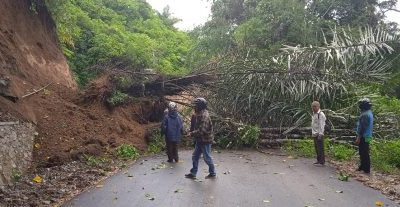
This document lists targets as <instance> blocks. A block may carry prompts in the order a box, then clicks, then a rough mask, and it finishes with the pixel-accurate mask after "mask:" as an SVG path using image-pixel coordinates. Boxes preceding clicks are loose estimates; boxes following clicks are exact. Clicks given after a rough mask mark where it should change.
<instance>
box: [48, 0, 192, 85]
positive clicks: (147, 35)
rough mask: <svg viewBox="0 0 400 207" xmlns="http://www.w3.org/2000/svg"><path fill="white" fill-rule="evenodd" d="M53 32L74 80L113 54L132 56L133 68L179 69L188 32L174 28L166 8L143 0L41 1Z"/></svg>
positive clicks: (81, 80) (82, 78)
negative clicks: (156, 7) (155, 7)
mask: <svg viewBox="0 0 400 207" xmlns="http://www.w3.org/2000/svg"><path fill="white" fill-rule="evenodd" d="M46 3H47V5H48V7H49V9H50V11H51V13H52V15H53V18H54V19H55V21H56V24H57V30H58V36H59V39H60V42H61V44H62V47H63V50H64V54H65V55H66V56H67V58H68V61H69V65H70V67H71V68H72V70H73V71H74V72H75V77H76V79H77V81H78V83H79V84H81V85H84V84H85V83H87V82H88V80H90V79H92V78H93V77H94V76H95V75H96V73H95V71H93V70H90V69H89V68H90V67H91V66H93V65H95V64H98V63H103V62H107V61H109V60H111V59H112V58H115V57H123V58H126V59H128V60H129V61H131V63H132V68H133V69H144V68H154V69H157V70H158V71H161V72H163V73H166V74H184V73H187V71H188V69H187V68H186V67H185V57H186V53H187V52H188V50H189V49H190V47H191V40H190V38H189V36H188V34H186V33H184V32H181V31H178V30H177V29H175V28H174V27H173V24H174V23H175V22H176V21H177V20H176V19H174V18H173V17H171V15H170V14H169V12H168V9H166V10H165V11H164V12H163V13H162V14H159V13H157V12H156V11H155V10H153V9H152V8H151V6H150V5H149V4H148V3H146V2H145V1H144V0H68V1H61V0H58V1H47V2H46Z"/></svg>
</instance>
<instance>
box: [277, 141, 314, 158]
mask: <svg viewBox="0 0 400 207" xmlns="http://www.w3.org/2000/svg"><path fill="white" fill-rule="evenodd" d="M282 149H283V151H285V152H286V153H288V154H290V155H293V156H299V157H308V158H310V157H314V156H315V148H314V141H313V140H311V139H305V140H297V141H294V140H290V141H288V142H285V143H284V144H283V145H282Z"/></svg>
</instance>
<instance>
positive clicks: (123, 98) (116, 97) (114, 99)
mask: <svg viewBox="0 0 400 207" xmlns="http://www.w3.org/2000/svg"><path fill="white" fill-rule="evenodd" d="M128 100H129V95H128V94H126V93H123V92H121V91H118V90H116V91H114V92H113V93H112V94H111V96H110V97H109V98H108V99H107V103H108V104H109V105H110V106H113V107H115V106H119V105H122V104H124V103H126V102H127V101H128Z"/></svg>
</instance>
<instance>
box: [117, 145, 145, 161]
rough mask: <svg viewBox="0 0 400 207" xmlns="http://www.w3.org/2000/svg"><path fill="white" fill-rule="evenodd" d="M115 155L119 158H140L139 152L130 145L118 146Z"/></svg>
mask: <svg viewBox="0 0 400 207" xmlns="http://www.w3.org/2000/svg"><path fill="white" fill-rule="evenodd" d="M115 153H116V155H117V156H118V157H119V158H125V159H136V158H137V157H139V152H138V150H137V149H136V148H135V147H134V146H132V145H128V144H122V145H120V146H118V147H117V148H116V149H115Z"/></svg>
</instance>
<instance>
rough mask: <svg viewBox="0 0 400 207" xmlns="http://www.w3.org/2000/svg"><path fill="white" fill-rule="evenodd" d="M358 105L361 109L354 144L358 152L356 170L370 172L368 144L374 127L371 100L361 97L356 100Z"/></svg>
mask: <svg viewBox="0 0 400 207" xmlns="http://www.w3.org/2000/svg"><path fill="white" fill-rule="evenodd" d="M358 106H359V108H360V110H361V115H360V117H359V118H358V122H357V139H356V145H358V152H359V154H360V166H359V167H358V169H357V171H364V172H365V173H370V168H371V163H370V162H371V161H370V157H369V144H370V142H371V141H372V130H373V127H374V115H373V114H372V111H371V107H372V104H371V100H370V99H369V98H362V99H361V100H360V101H358Z"/></svg>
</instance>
